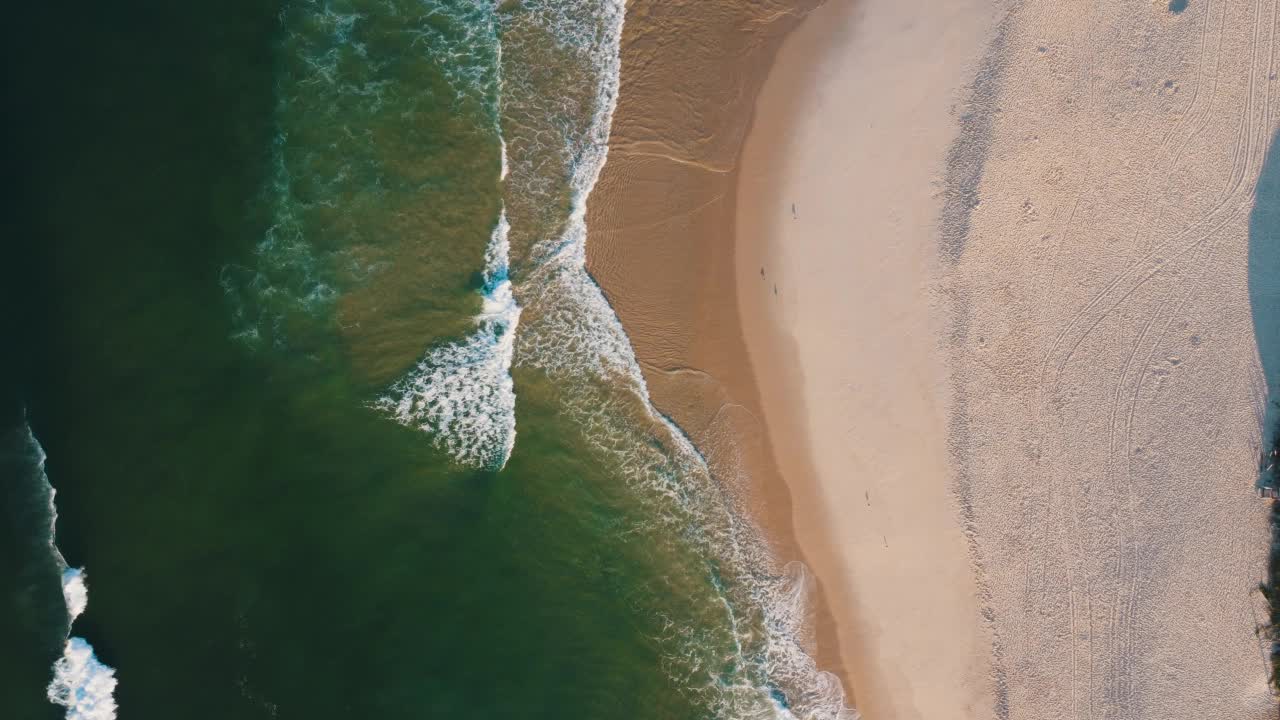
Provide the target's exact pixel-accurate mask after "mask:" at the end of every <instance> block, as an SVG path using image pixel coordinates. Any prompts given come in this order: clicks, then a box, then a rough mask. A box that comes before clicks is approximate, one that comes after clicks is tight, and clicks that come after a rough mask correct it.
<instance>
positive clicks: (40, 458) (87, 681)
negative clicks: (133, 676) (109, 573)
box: [24, 426, 117, 720]
mask: <svg viewBox="0 0 1280 720" xmlns="http://www.w3.org/2000/svg"><path fill="white" fill-rule="evenodd" d="M24 431H25V433H26V439H25V442H26V445H27V448H28V449H29V451H30V452H31V453H32V455H33V456H34V458H35V461H36V462H35V467H36V472H38V473H39V474H40V480H41V483H42V484H43V486H44V487H45V489H46V491H47V493H48V498H49V511H50V512H49V516H50V518H52V520H51V521H50V524H49V552H50V553H51V554H52V556H53V559H54V562H56V563H57V565H58V566H59V567H60V568H61V569H62V597H63V600H64V601H65V602H66V606H67V627H68V632H67V635H68V637H67V641H66V644H65V645H64V646H63V650H62V657H61V658H58V660H57V662H55V663H54V664H53V680H52V681H50V683H49V687H48V691H47V694H48V697H49V701H50V702H52V703H54V704H57V705H62V706H63V707H65V708H66V709H67V714H66V717H67V720H114V718H115V717H116V702H115V698H114V697H113V693H114V692H115V688H116V682H117V681H116V677H115V673H116V671H115V669H114V668H112V667H109V666H107V665H105V664H103V663H102V662H101V661H100V660H98V658H97V657H96V656H95V655H94V653H93V647H92V646H91V645H89V643H88V642H87V641H86V640H84V639H83V638H79V637H71V636H70V627H71V626H72V624H74V623H75V621H76V618H78V617H80V615H81V613H83V612H84V611H85V608H86V606H87V605H88V602H89V587H88V585H87V584H86V582H85V573H84V569H83V568H71V567H67V561H66V560H65V559H64V558H63V557H62V553H61V552H59V551H58V547H57V545H56V544H55V543H54V538H55V532H56V527H55V526H56V523H57V517H58V515H57V510H56V508H55V506H54V496H55V495H56V494H57V493H56V491H55V490H54V489H53V486H52V485H51V484H50V483H49V476H48V475H47V474H46V473H45V470H44V463H45V457H46V456H45V454H44V448H42V447H40V443H39V442H38V441H37V440H36V438H35V436H34V435H33V434H32V433H31V428H30V426H27V427H26V428H24Z"/></svg>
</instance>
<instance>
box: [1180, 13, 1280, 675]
mask: <svg viewBox="0 0 1280 720" xmlns="http://www.w3.org/2000/svg"><path fill="white" fill-rule="evenodd" d="M1175 1H1176V0H1175ZM1182 5H1183V6H1184V7H1185V2H1183V3H1182ZM1170 9H1173V3H1171V4H1170ZM1278 137H1280V133H1277V135H1274V136H1272V138H1271V145H1270V147H1269V148H1268V149H1267V156H1266V159H1265V161H1264V162H1263V165H1262V173H1261V175H1259V177H1258V185H1257V189H1256V192H1255V195H1254V204H1253V210H1252V211H1251V212H1250V214H1249V310H1250V312H1251V314H1252V317H1253V333H1254V338H1255V341H1256V342H1257V346H1258V357H1259V360H1260V362H1261V364H1262V373H1263V378H1264V379H1265V381H1266V385H1267V401H1266V406H1265V410H1264V411H1263V416H1262V418H1261V421H1262V444H1261V453H1260V455H1261V457H1260V458H1259V466H1258V469H1259V472H1258V480H1257V484H1258V488H1259V490H1260V491H1262V490H1274V488H1275V487H1276V478H1277V473H1276V468H1275V465H1274V464H1275V462H1276V460H1277V455H1278V454H1280V453H1277V449H1280V448H1278V446H1277V440H1280V437H1278V433H1277V421H1278V420H1280V143H1278V142H1276V140H1277V139H1278ZM1273 502H1275V501H1273ZM1271 536H1272V539H1271V553H1270V557H1269V560H1268V564H1267V565H1268V567H1267V581H1266V582H1265V583H1264V584H1263V585H1262V586H1261V588H1260V590H1261V591H1262V593H1263V595H1264V596H1265V597H1266V598H1267V601H1268V604H1269V606H1270V617H1269V627H1268V628H1266V632H1267V633H1268V634H1269V635H1270V636H1271V639H1272V646H1271V665H1272V672H1271V684H1272V686H1273V687H1280V684H1278V683H1277V680H1278V679H1280V674H1278V673H1277V670H1278V669H1280V653H1278V652H1277V651H1278V650H1280V645H1277V644H1276V642H1275V639H1276V638H1275V628H1277V627H1280V592H1277V590H1278V589H1280V504H1275V505H1273V506H1272V512H1271Z"/></svg>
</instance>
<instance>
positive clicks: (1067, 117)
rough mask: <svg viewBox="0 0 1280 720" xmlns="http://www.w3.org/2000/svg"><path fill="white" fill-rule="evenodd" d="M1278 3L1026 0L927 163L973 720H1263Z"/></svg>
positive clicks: (1266, 703)
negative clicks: (1254, 305) (1258, 336)
mask: <svg viewBox="0 0 1280 720" xmlns="http://www.w3.org/2000/svg"><path fill="white" fill-rule="evenodd" d="M1277 20H1280V18H1278V17H1277V9H1276V4H1275V3H1274V2H1268V1H1265V0H1212V1H1210V0H1201V1H1199V2H1197V1H1196V0H1192V2H1190V3H1189V4H1187V7H1186V9H1185V11H1183V12H1181V13H1172V12H1170V11H1169V10H1168V6H1167V4H1166V3H1163V2H1160V3H1152V2H1121V1H1119V0H1105V1H1102V2H1093V3H1087V4H1082V3H1062V2H1056V1H1050V0H1035V1H1032V2H1027V3H1025V4H1024V5H1022V7H1021V8H1020V9H1019V10H1017V11H1016V12H1015V14H1013V15H1012V16H1010V17H1009V18H1008V19H1007V21H1006V22H1005V24H1004V25H1002V26H1001V30H1002V32H1001V36H1000V38H999V40H998V41H997V43H996V44H995V45H994V46H993V47H992V48H991V49H990V51H989V55H988V58H987V61H986V64H985V66H984V73H985V75H984V76H982V77H980V79H979V81H978V82H977V83H976V84H975V87H974V89H975V94H976V97H974V98H973V103H972V105H971V106H970V107H969V108H968V110H967V112H968V113H970V114H969V115H967V116H966V119H965V121H964V123H963V126H962V127H963V129H962V140H961V142H960V143H959V144H958V145H957V146H956V150H955V152H954V153H953V155H952V158H951V161H952V162H951V167H950V171H949V173H948V176H947V180H948V182H947V185H946V192H947V193H948V195H947V197H948V204H947V210H946V212H945V213H944V216H943V227H942V236H943V245H942V250H943V254H944V257H945V260H946V262H948V263H950V264H951V268H950V270H949V271H948V273H947V275H948V283H949V284H948V293H949V307H950V308H951V310H952V311H953V315H952V318H951V319H952V326H951V335H950V341H951V347H952V350H951V353H952V361H953V373H954V380H955V383H954V390H955V398H954V401H955V402H954V406H953V417H952V425H951V435H950V437H951V442H952V449H953V451H954V456H953V458H954V460H955V462H956V463H957V465H956V470H957V474H958V477H957V488H958V490H959V496H960V499H961V502H962V509H963V512H964V514H965V518H966V520H967V523H968V530H969V532H971V533H972V536H973V539H974V543H973V547H974V549H975V551H976V553H977V557H978V562H979V563H980V567H981V573H980V576H981V578H982V581H983V584H984V587H985V597H984V598H983V605H984V613H986V614H987V616H988V617H989V618H990V619H991V621H992V626H993V629H994V631H995V635H996V638H995V647H994V664H995V670H996V673H997V675H996V677H997V679H998V681H999V684H998V687H997V690H998V694H997V697H996V701H997V704H996V709H997V711H998V716H999V717H1008V718H1027V719H1029V720H1041V719H1043V718H1072V719H1075V718H1104V717H1106V718H1188V719H1190V718H1196V719H1199V718H1224V719H1225V718H1233V719H1234V718H1245V719H1247V718H1262V717H1274V715H1275V712H1276V710H1275V704H1274V701H1273V700H1272V699H1271V698H1270V697H1269V695H1268V691H1267V687H1266V675H1267V667H1266V653H1265V647H1264V646H1263V643H1262V642H1261V641H1260V640H1259V638H1258V637H1257V636H1256V635H1255V628H1256V626H1257V625H1258V623H1259V622H1261V621H1263V620H1264V617H1265V616H1264V614H1263V612H1262V607H1263V606H1262V603H1261V601H1260V598H1258V594H1257V593H1256V591H1255V590H1254V588H1255V587H1256V586H1257V584H1258V582H1259V580H1261V579H1262V576H1263V572H1264V569H1265V560H1266V551H1267V544H1268V534H1267V530H1266V517H1267V506H1266V504H1265V503H1264V501H1262V500H1260V499H1258V498H1257V497H1256V496H1255V494H1254V492H1253V483H1254V478H1255V467H1256V466H1255V463H1256V458H1257V453H1258V445H1259V429H1258V428H1259V421H1260V418H1261V416H1262V410H1263V403H1264V398H1265V391H1264V383H1263V379H1262V370H1261V367H1260V364H1259V360H1258V357H1257V351H1256V343H1255V339H1254V330H1253V327H1252V319H1251V314H1250V303H1249V295H1248V277H1247V271H1248V246H1249V241H1250V238H1249V214H1250V210H1251V208H1252V206H1253V193H1254V187H1255V183H1256V181H1257V178H1258V175H1259V172H1260V169H1261V166H1262V162H1263V158H1264V155H1265V152H1266V149H1267V145H1268V142H1269V140H1270V138H1271V135H1272V133H1273V131H1274V129H1275V127H1276V121H1277V116H1276V113H1275V110H1276V100H1277V98H1276V95H1277V94H1278V93H1277V92H1276V87H1275V73H1276V71H1277V68H1276V62H1277V58H1276V40H1277V38H1276V31H1277V27H1276V24H1277Z"/></svg>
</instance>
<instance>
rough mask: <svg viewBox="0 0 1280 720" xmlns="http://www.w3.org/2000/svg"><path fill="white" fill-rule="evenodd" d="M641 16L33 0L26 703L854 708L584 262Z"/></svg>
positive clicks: (27, 182) (430, 5)
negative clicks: (89, 693) (92, 692)
mask: <svg viewBox="0 0 1280 720" xmlns="http://www.w3.org/2000/svg"><path fill="white" fill-rule="evenodd" d="M620 13H621V9H620V3H616V2H610V1H609V0H524V1H513V2H504V3H501V4H496V5H495V4H494V3H492V2H488V0H474V1H473V0H456V1H454V2H437V1H436V0H331V1H329V2H282V1H280V0H276V1H271V0H253V1H252V2H247V1H241V0H229V1H226V2H221V3H216V4H215V3H172V2H139V1H137V0H126V1H125V2H122V3H112V4H104V3H72V4H57V5H55V4H34V3H32V4H24V5H23V6H22V7H19V8H15V9H14V10H13V11H12V12H11V15H10V17H9V18H8V22H7V23H6V25H7V28H8V33H7V35H8V37H7V38H6V40H5V43H4V44H5V48H4V53H5V73H6V90H7V91H8V92H7V94H6V103H7V107H6V120H7V122H6V130H7V132H6V156H7V157H8V158H9V161H10V162H9V165H8V167H10V168H11V176H12V177H13V178H15V179H16V183H13V184H11V189H10V191H9V192H7V193H6V200H7V204H8V207H7V208H6V213H5V216H6V229H5V237H4V247H3V251H4V257H5V260H4V265H3V267H4V273H5V274H4V278H3V281H4V292H5V297H4V299H5V305H6V319H5V325H4V326H3V327H2V328H0V330H2V331H3V337H4V350H3V356H4V359H3V363H4V364H3V366H2V369H3V395H0V401H2V402H3V407H0V411H2V412H3V414H2V415H0V421H2V427H0V434H2V436H0V440H3V442H4V445H3V446H2V447H0V473H4V475H3V477H0V480H3V482H4V486H3V490H4V493H3V495H0V499H2V500H3V503H4V505H3V507H2V508H0V510H3V513H2V514H0V521H2V522H4V523H5V526H4V527H5V531H6V532H5V534H4V535H3V536H0V543H3V544H0V573H2V576H0V583H3V584H2V585H0V590H2V591H3V593H4V596H3V604H2V605H0V612H2V613H3V616H2V617H0V718H6V719H8V718H15V719H25V718H58V717H64V716H65V717H75V718H80V717H84V718H95V719H96V718H102V717H113V716H117V715H118V717H120V718H127V719H129V720H133V719H135V718H138V719H143V720H145V719H147V718H166V719H167V718H172V717H184V718H189V719H191V720H196V719H199V718H218V719H227V718H236V719H250V718H308V719H316V718H472V717H474V718H508V717H509V718H539V717H547V718H564V717H573V718H618V717H630V718H663V719H671V720H678V719H680V718H710V717H725V718H730V717H733V718H737V717H778V716H789V715H790V714H791V713H792V712H793V711H794V712H795V714H796V716H799V717H814V718H819V717H835V716H836V715H835V713H837V712H839V708H840V703H839V698H838V697H836V696H834V695H833V693H834V692H835V691H834V689H833V686H832V684H831V681H830V679H829V678H827V677H826V676H823V675H822V674H820V673H818V672H817V671H816V669H815V668H814V667H813V666H812V661H810V660H809V659H808V657H807V656H806V655H805V654H804V653H803V652H801V650H800V645H799V643H800V640H801V636H802V629H801V626H802V620H803V617H804V614H805V613H804V609H803V597H802V590H803V587H802V586H803V581H802V578H801V577H800V572H799V571H798V570H796V569H795V568H779V567H776V566H775V564H774V563H773V562H772V561H771V560H770V556H769V553H768V551H767V547H766V546H765V544H764V543H763V541H761V540H760V539H759V537H758V536H757V534H756V533H755V531H754V529H753V528H752V527H751V525H750V523H749V522H748V521H746V520H745V519H744V518H743V516H742V513H741V512H739V509H738V508H737V503H736V500H735V499H734V497H733V493H732V491H731V487H730V486H731V485H732V482H731V480H732V479H726V478H716V477H713V476H712V475H711V474H710V473H709V472H708V471H707V469H706V466H705V463H703V462H702V460H701V458H700V457H699V456H698V455H697V453H696V451H695V450H694V449H693V448H692V446H690V445H689V444H688V442H687V441H686V440H685V439H684V437H683V435H682V434H681V433H680V432H679V431H678V429H676V428H675V427H674V426H672V425H670V423H668V422H667V421H666V420H665V419H664V418H662V417H661V416H660V415H658V414H657V413H656V412H654V411H653V409H652V408H651V407H650V406H649V404H648V399H647V393H646V392H645V390H644V388H643V382H642V381H641V380H640V379H639V374H638V370H637V369H636V367H635V362H634V358H633V357H632V355H631V351H630V347H629V345H628V344H627V342H626V337H625V335H624V334H623V333H622V331H621V328H620V326H618V324H617V321H616V319H614V318H613V316H612V313H611V311H610V310H609V308H608V305H607V303H606V302H605V301H604V299H603V296H602V295H601V294H600V292H599V290H598V288H596V287H595V285H594V283H592V282H591V281H590V278H589V277H588V276H587V275H586V273H585V271H584V270H583V269H582V248H583V246H584V245H583V244H584V243H585V225H584V223H583V219H582V218H583V212H582V209H583V206H584V203H585V202H586V200H587V197H588V194H589V192H590V189H591V186H592V185H593V184H594V179H595V173H596V172H598V169H599V165H600V164H601V163H602V162H603V161H604V149H605V143H606V140H607V131H608V120H609V114H610V113H611V112H612V102H613V95H614V94H615V93H616V89H617V83H616V76H617V44H618V27H619V24H620V22H621V15H620ZM504 148H505V149H504ZM37 442H38V445H37ZM41 447H42V448H43V451H42V452H41V450H40V448H41ZM42 453H43V454H42ZM44 456H47V459H46V460H45V462H44V465H43V467H42V466H41V464H40V459H41V457H44ZM46 479H47V482H48V484H49V485H52V487H54V488H56V491H57V496H56V513H57V533H56V544H57V550H60V551H61V555H62V556H64V557H65V563H66V565H68V566H70V567H72V568H81V567H82V568H84V569H85V572H86V575H87V578H88V586H89V602H88V608H87V610H86V611H85V612H84V614H83V615H81V616H80V617H79V618H77V619H75V622H74V624H73V625H72V626H71V628H70V631H68V627H67V624H68V623H67V620H68V617H67V608H66V606H65V605H64V602H63V597H62V594H61V591H60V589H59V574H60V573H61V572H62V570H63V569H65V568H64V566H63V564H62V560H61V558H59V557H58V556H57V552H56V551H55V550H54V549H53V547H52V546H51V545H50V540H51V538H50V537H49V523H50V522H51V521H52V519H53V517H52V510H51V508H50V506H49V489H48V485H46V484H45V482H46ZM68 632H70V634H71V635H73V636H75V637H78V638H83V640H84V641H87V643H89V644H90V645H91V646H92V648H93V651H94V653H95V654H96V657H97V658H98V659H99V660H100V661H101V662H102V663H104V664H105V665H106V666H109V667H110V668H114V669H115V676H114V677H115V679H116V680H117V681H118V684H117V685H116V686H115V687H114V701H115V704H116V705H117V706H118V711H117V712H116V713H115V714H107V713H106V712H105V711H104V710H103V706H99V708H98V711H97V712H94V711H93V710H92V709H88V710H86V709H85V708H84V707H82V708H81V709H80V711H78V712H77V711H76V710H71V711H68V710H67V709H66V708H62V707H58V706H56V705H54V704H52V703H50V702H49V700H48V699H47V698H46V696H45V694H46V686H47V685H48V684H49V682H50V679H51V677H52V675H53V670H52V669H51V668H52V667H53V665H54V662H55V660H57V659H58V658H59V656H60V655H61V654H62V653H63V644H64V641H65V640H66V638H67V636H68Z"/></svg>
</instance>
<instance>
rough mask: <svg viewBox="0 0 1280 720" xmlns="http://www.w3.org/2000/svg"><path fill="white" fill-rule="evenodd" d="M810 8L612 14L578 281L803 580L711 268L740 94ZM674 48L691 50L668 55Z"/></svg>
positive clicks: (708, 2)
mask: <svg viewBox="0 0 1280 720" xmlns="http://www.w3.org/2000/svg"><path fill="white" fill-rule="evenodd" d="M820 1H821V0H805V2H802V3H795V4H788V3H785V2H771V3H761V4H759V5H757V6H751V7H744V6H742V4H740V3H736V2H734V0H700V1H699V0H694V1H692V2H671V1H670V0H668V1H666V2H657V1H654V0H632V2H630V3H628V8H627V20H626V23H625V24H624V26H623V42H622V74H621V87H620V91H619V99H618V106H617V108H616V109H615V111H614V116H613V128H612V131H611V135H610V140H609V145H610V148H609V161H608V162H607V163H606V164H605V167H604V169H603V171H602V173H601V176H600V178H599V180H598V182H597V184H596V187H595V189H594V190H593V192H592V200H591V203H589V205H588V228H589V239H588V243H587V268H588V271H589V272H590V273H591V275H592V277H593V278H595V280H596V281H597V282H598V283H599V284H600V286H601V288H602V289H603V291H604V292H605V294H606V296H607V297H608V299H609V302H610V304H611V305H612V307H613V309H614V312H615V313H616V314H617V316H618V318H619V320H620V321H621V322H622V325H623V327H624V328H625V329H626V331H627V334H628V336H629V338H630V340H631V344H632V346H633V348H634V349H635V352H636V357H637V360H638V361H639V363H640V366H641V368H642V371H643V373H644V376H645V382H646V384H647V385H648V388H649V392H650V395H651V397H652V400H653V403H654V405H655V406H656V407H657V408H658V409H659V410H660V411H661V412H662V413H664V414H665V415H667V416H668V417H670V418H671V419H672V420H673V421H674V422H675V423H676V424H677V425H678V426H679V427H680V428H681V429H682V430H683V431H684V432H685V433H686V434H687V435H688V436H689V438H690V440H691V441H692V442H693V443H694V444H695V446H696V447H698V449H699V450H700V451H701V452H702V453H703V455H704V456H705V457H706V459H707V462H708V465H709V466H710V468H711V469H712V472H713V474H714V475H715V476H716V477H717V478H720V479H722V480H723V481H725V482H726V484H727V485H729V486H730V487H732V488H734V490H735V496H736V497H737V500H738V501H739V504H740V505H741V506H742V507H744V508H745V509H746V510H747V511H748V514H749V515H750V516H751V517H752V519H753V520H754V521H755V522H756V523H757V524H758V525H759V526H760V528H761V530H762V531H763V532H764V534H765V536H766V538H767V540H768V544H769V546H770V547H771V549H772V550H773V551H774V554H775V555H776V559H777V560H778V565H779V568H781V567H782V566H783V565H786V564H788V563H790V562H792V561H800V562H801V563H803V564H804V565H805V566H806V567H807V568H811V567H812V566H811V564H810V563H809V562H808V557H807V556H806V554H805V553H804V551H803V550H802V548H801V547H800V546H799V544H798V543H797V542H796V532H795V528H794V520H793V517H792V500H791V491H790V490H789V488H788V486H787V485H786V483H784V482H783V480H782V478H781V477H780V475H779V473H778V470H777V463H776V462H775V460H774V453H773V449H772V447H771V446H770V444H769V439H768V434H767V430H766V427H765V425H766V423H767V419H765V418H764V413H763V410H762V406H761V403H760V396H759V391H758V389H757V388H756V382H755V378H754V375H753V371H752V368H751V363H750V361H749V359H748V357H747V349H746V347H745V345H744V341H743V337H742V333H741V329H740V328H741V322H740V320H739V317H738V305H737V294H736V289H735V284H736V278H735V272H734V266H733V263H732V262H726V258H732V256H733V252H734V249H733V240H734V235H733V225H734V222H735V217H736V187H737V173H738V170H737V164H738V159H739V155H740V152H741V148H742V144H743V140H744V138H745V137H746V135H747V132H748V128H749V126H750V123H751V119H752V117H753V115H754V106H755V97H756V92H757V91H758V89H759V87H760V86H761V85H762V84H763V83H764V82H765V78H766V76H767V75H768V73H769V70H770V67H771V66H772V60H773V57H774V54H775V53H776V52H777V49H778V47H779V46H780V45H781V44H782V43H783V42H784V39H785V37H786V36H787V35H788V34H789V33H791V32H793V31H794V28H795V27H796V26H797V25H800V24H801V21H802V19H803V18H804V17H805V16H806V15H807V13H809V12H810V11H812V9H813V8H814V7H816V6H818V5H819V3H820ZM830 2H831V3H833V4H836V5H840V6H842V7H844V8H848V7H850V6H852V4H853V2H852V1H851V0H830ZM685 37H697V38H698V39H699V42H697V43H678V42H669V39H670V38H685ZM806 579H807V580H808V581H809V588H810V591H809V592H808V593H807V600H808V603H807V604H808V607H807V611H808V613H809V622H808V623H807V625H808V628H807V629H808V630H809V633H810V637H809V638H807V640H808V643H807V644H808V645H810V646H811V647H810V648H809V652H810V655H812V656H813V657H814V659H815V661H816V663H817V666H818V668H819V669H820V670H822V671H826V672H828V673H831V674H833V675H834V676H835V677H836V678H838V679H839V682H840V685H841V686H842V688H843V690H844V694H845V704H846V705H849V706H852V705H853V704H854V697H853V692H852V689H853V684H852V682H851V681H850V678H849V677H848V674H847V673H846V672H845V670H844V664H843V659H842V658H843V653H842V652H841V648H840V647H839V645H838V642H839V641H838V636H837V632H836V631H835V626H836V621H835V614H834V613H833V609H832V607H831V606H830V604H829V603H828V602H827V598H826V592H825V590H824V585H823V582H824V579H823V578H818V577H815V574H814V573H813V572H808V573H807V578H806Z"/></svg>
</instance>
